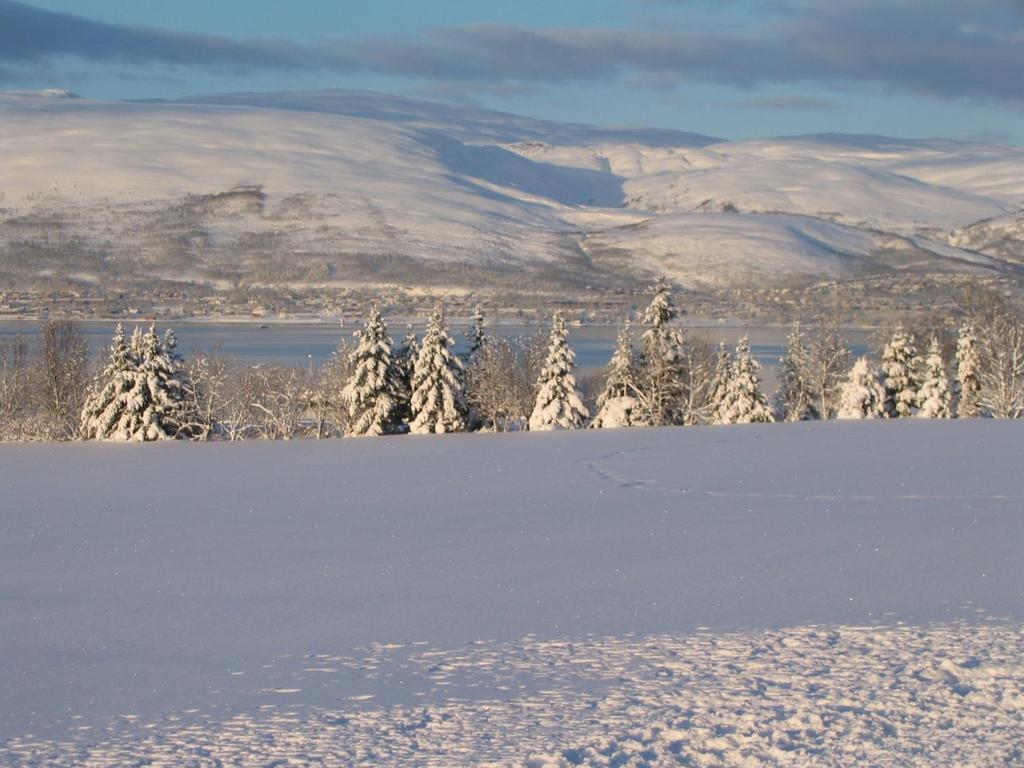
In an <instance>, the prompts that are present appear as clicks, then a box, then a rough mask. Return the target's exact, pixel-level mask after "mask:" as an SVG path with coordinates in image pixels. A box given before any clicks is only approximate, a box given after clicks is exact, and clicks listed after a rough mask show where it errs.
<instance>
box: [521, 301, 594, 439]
mask: <svg viewBox="0 0 1024 768" xmlns="http://www.w3.org/2000/svg"><path fill="white" fill-rule="evenodd" d="M568 339H569V332H568V331H567V330H566V328H565V318H564V317H562V315H561V313H556V314H555V319H554V322H553V323H552V324H551V335H550V336H549V337H548V353H547V357H546V358H545V359H544V365H543V366H542V367H541V371H540V375H539V376H538V377H537V398H536V400H535V401H534V404H533V413H531V414H530V424H529V427H530V431H532V432H537V431H543V430H552V429H580V428H581V427H583V426H584V425H585V424H586V420H587V419H588V418H589V416H590V413H589V412H588V411H587V407H586V406H585V405H583V400H582V399H581V398H580V394H579V392H578V391H577V389H576V377H575V376H573V373H572V370H573V359H574V358H575V354H574V353H573V351H572V350H571V349H570V348H569V342H568Z"/></svg>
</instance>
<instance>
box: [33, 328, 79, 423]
mask: <svg viewBox="0 0 1024 768" xmlns="http://www.w3.org/2000/svg"><path fill="white" fill-rule="evenodd" d="M38 344H39V351H38V354H37V356H36V360H35V376H34V378H35V382H34V387H33V391H34V395H35V398H36V402H37V403H38V404H39V408H40V410H41V412H42V416H43V418H44V421H45V424H46V431H47V435H48V436H49V437H52V438H54V439H57V440H70V439H72V438H74V437H75V436H76V434H77V433H78V426H79V415H80V414H81V412H82V403H83V402H84V401H85V396H86V391H87V390H88V375H89V372H88V370H87V367H86V366H87V364H88V360H89V347H88V344H87V343H86V340H85V334H83V333H82V329H81V328H80V327H79V326H78V324H77V323H74V322H71V321H69V320H48V321H47V322H46V323H44V324H43V326H42V328H40V329H39V342H38Z"/></svg>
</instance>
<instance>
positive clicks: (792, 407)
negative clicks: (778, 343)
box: [775, 322, 817, 421]
mask: <svg viewBox="0 0 1024 768" xmlns="http://www.w3.org/2000/svg"><path fill="white" fill-rule="evenodd" d="M804 338H805V337H804V332H803V330H802V329H801V328H800V323H799V322H796V323H794V324H793V330H792V331H790V333H789V337H788V338H787V339H786V354H785V355H783V357H782V359H781V360H780V361H779V363H780V366H779V391H778V392H777V393H776V395H775V405H776V408H775V409H776V412H777V413H778V414H779V416H780V417H781V418H783V419H785V420H786V421H805V420H807V419H813V418H816V417H817V412H816V411H815V399H816V398H815V397H814V393H813V392H811V391H810V385H809V383H808V381H807V364H808V354H807V346H806V344H805V341H804Z"/></svg>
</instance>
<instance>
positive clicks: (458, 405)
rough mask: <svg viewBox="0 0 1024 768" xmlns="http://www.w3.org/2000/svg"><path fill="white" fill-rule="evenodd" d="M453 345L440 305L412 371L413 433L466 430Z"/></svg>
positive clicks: (460, 375) (462, 377)
mask: <svg viewBox="0 0 1024 768" xmlns="http://www.w3.org/2000/svg"><path fill="white" fill-rule="evenodd" d="M454 344H455V342H454V341H453V340H452V337H451V336H450V335H449V334H448V327H447V325H446V324H445V320H444V310H443V308H442V307H440V306H439V307H438V308H437V309H435V310H434V312H433V314H432V315H431V316H430V321H429V322H428V323H427V329H426V332H425V334H424V336H423V345H422V346H421V347H420V351H419V354H418V355H417V356H416V366H415V369H414V370H413V376H412V398H411V400H410V410H411V413H412V421H411V422H410V423H409V429H410V431H411V432H413V433H415V434H432V433H438V434H440V433H445V432H465V431H466V428H467V408H466V400H465V391H464V390H465V374H464V371H463V367H462V362H461V361H460V360H459V359H458V358H457V357H456V356H455V355H453V354H452V350H451V348H452V346H453V345H454Z"/></svg>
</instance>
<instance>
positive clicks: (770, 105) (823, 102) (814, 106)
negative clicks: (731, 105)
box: [739, 96, 839, 112]
mask: <svg viewBox="0 0 1024 768" xmlns="http://www.w3.org/2000/svg"><path fill="white" fill-rule="evenodd" d="M739 105H740V106H741V107H750V108H752V109H777V110H792V111H821V112H829V111H834V110H837V109H839V102H836V101H832V100H831V99H815V98H811V97H807V96H764V97H760V98H753V99H744V100H743V101H741V102H739Z"/></svg>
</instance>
